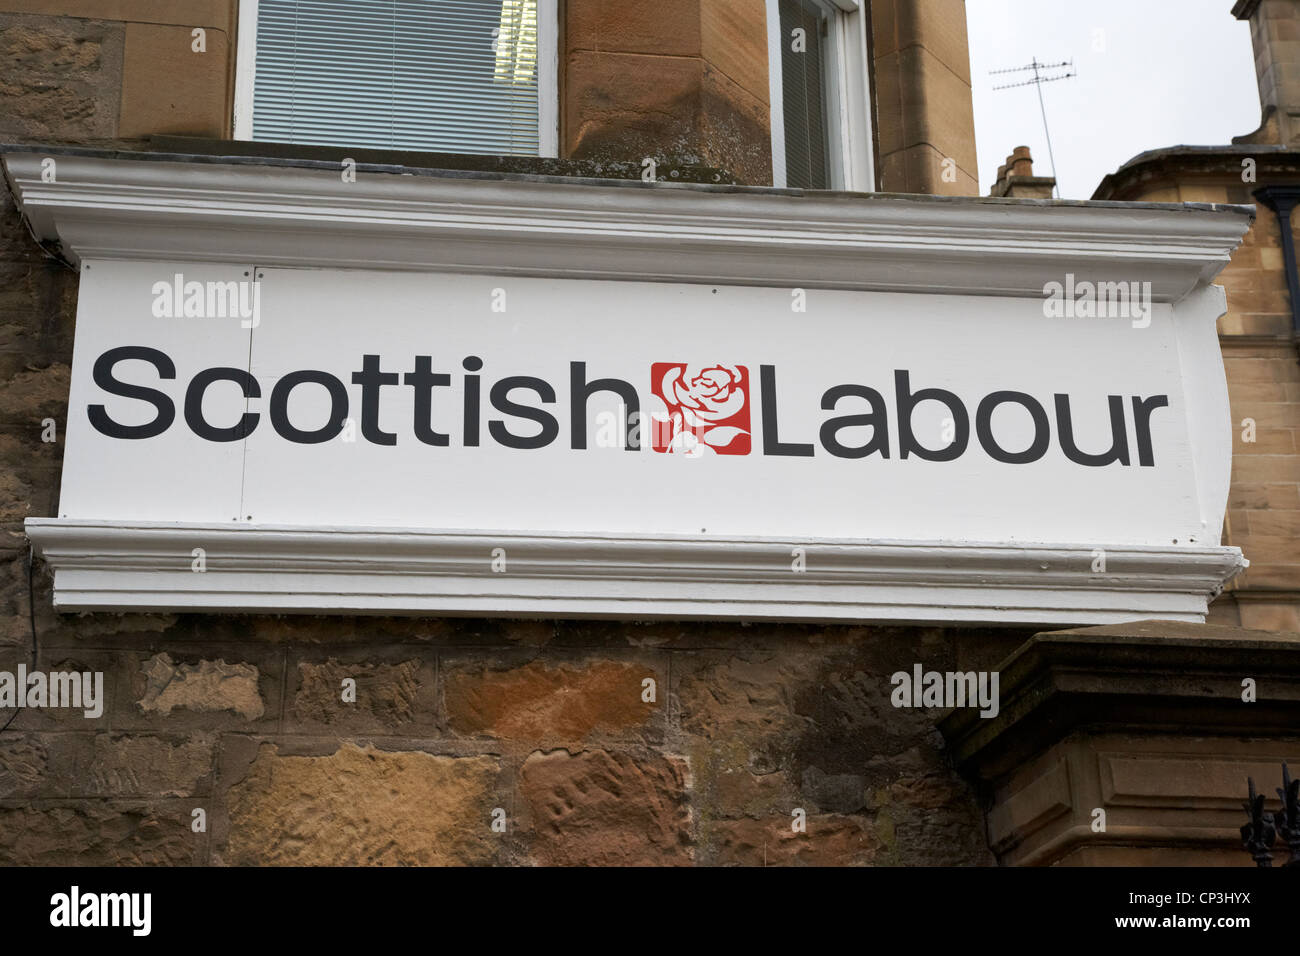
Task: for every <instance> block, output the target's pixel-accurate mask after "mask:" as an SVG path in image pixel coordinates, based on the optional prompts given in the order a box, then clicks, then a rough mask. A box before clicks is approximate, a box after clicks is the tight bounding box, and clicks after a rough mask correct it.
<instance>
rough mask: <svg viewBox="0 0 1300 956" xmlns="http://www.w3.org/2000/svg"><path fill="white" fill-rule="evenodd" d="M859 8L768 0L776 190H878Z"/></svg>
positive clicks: (850, 3)
mask: <svg viewBox="0 0 1300 956" xmlns="http://www.w3.org/2000/svg"><path fill="white" fill-rule="evenodd" d="M862 6H863V4H862V3H861V2H860V0H834V2H832V0H767V24H768V78H769V80H768V82H769V92H770V95H771V103H772V110H771V125H772V183H773V185H775V186H792V187H799V188H802V189H855V190H866V191H869V190H873V189H875V188H876V187H875V171H874V169H873V164H872V158H871V127H870V116H871V111H870V103H871V90H870V80H869V76H868V62H869V61H868V58H867V41H866V14H865V13H864V12H863V10H862Z"/></svg>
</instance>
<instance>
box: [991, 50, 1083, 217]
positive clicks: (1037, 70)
mask: <svg viewBox="0 0 1300 956" xmlns="http://www.w3.org/2000/svg"><path fill="white" fill-rule="evenodd" d="M1028 70H1032V71H1033V73H1034V78H1033V79H1032V80H1024V81H1023V82H1020V83H1004V84H1003V85H1002V86H995V87H993V89H994V90H995V91H996V90H1010V89H1013V88H1015V87H1017V86H1030V85H1032V86H1034V87H1035V88H1037V90H1038V108H1039V109H1040V110H1041V111H1042V114H1043V135H1045V136H1046V137H1047V159H1048V161H1049V162H1050V163H1051V164H1052V178H1053V179H1055V178H1056V156H1055V155H1053V153H1052V133H1051V131H1050V130H1049V129H1048V128H1047V104H1046V103H1045V102H1044V101H1043V84H1044V83H1052V82H1055V81H1056V80H1068V79H1069V78H1070V77H1072V76H1077V75H1078V74H1077V73H1075V72H1074V61H1073V60H1066V61H1065V62H1063V63H1039V62H1038V57H1034V59H1033V61H1032V62H1031V63H1030V64H1029V65H1028V66H1015V67H1012V68H1011V69H1009V70H989V75H990V76H1000V75H1003V74H1007V73H1024V72H1026V71H1028ZM1047 70H1068V72H1066V73H1062V74H1059V75H1057V76H1044V75H1043V71H1047ZM1052 189H1053V190H1054V191H1055V193H1056V198H1057V199H1060V198H1061V188H1060V186H1059V185H1056V186H1053V187H1052Z"/></svg>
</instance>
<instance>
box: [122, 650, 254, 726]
mask: <svg viewBox="0 0 1300 956" xmlns="http://www.w3.org/2000/svg"><path fill="white" fill-rule="evenodd" d="M141 670H142V672H143V673H144V675H145V690H144V694H143V696H142V697H141V698H140V700H139V701H138V706H139V708H140V709H141V710H142V711H144V712H145V713H146V714H154V713H156V714H164V715H166V714H170V713H171V712H172V710H173V709H176V708H184V709H185V710H193V711H214V710H231V711H234V712H235V713H236V714H239V715H240V716H241V717H246V718H248V719H250V720H256V719H257V718H259V717H261V716H262V714H263V713H264V712H265V707H264V706H263V704H262V695H261V693H260V692H259V691H258V689H257V676H258V674H257V668H256V667H254V666H253V665H251V664H227V663H226V662H225V661H224V660H216V661H206V660H205V661H199V662H198V663H197V664H174V663H173V662H172V659H171V655H170V654H167V653H162V654H155V655H154V656H153V657H151V658H149V660H148V661H146V662H145V664H144V666H143V667H142V668H141Z"/></svg>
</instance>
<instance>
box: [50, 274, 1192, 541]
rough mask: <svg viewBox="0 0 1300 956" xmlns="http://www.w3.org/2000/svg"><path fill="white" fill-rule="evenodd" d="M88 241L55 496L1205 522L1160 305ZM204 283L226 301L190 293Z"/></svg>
mask: <svg viewBox="0 0 1300 956" xmlns="http://www.w3.org/2000/svg"><path fill="white" fill-rule="evenodd" d="M88 265H89V266H90V268H89V269H88V270H87V271H85V273H84V275H83V280H82V285H81V307H80V314H79V319H78V326H77V337H76V354H75V358H74V369H75V374H74V378H73V383H72V389H71V394H70V402H71V413H70V415H69V421H68V426H67V428H68V440H67V458H66V462H65V475H66V477H65V482H64V486H63V493H62V500H61V504H60V509H59V511H60V515H61V516H62V517H66V518H85V519H110V518H111V519H129V520H134V521H180V522H235V523H252V524H257V525H265V524H272V525H301V526H314V525H321V524H328V525H340V526H346V527H375V528H413V529H458V530H479V531H492V530H502V531H504V530H514V531H531V532H613V533H625V534H669V535H699V534H706V535H724V536H758V537H775V538H782V539H790V540H791V541H795V542H798V541H801V540H804V539H836V538H847V539H883V540H925V541H931V540H932V541H945V540H947V541H986V542H1034V543H1060V542H1086V543H1095V544H1097V545H1099V546H1102V545H1114V544H1130V545H1170V544H1183V543H1196V542H1197V541H1198V540H1200V539H1201V538H1202V536H1203V535H1205V533H1206V530H1207V529H1206V528H1205V527H1204V525H1203V523H1202V518H1203V516H1202V515H1201V513H1200V508H1199V505H1198V501H1197V497H1196V488H1195V479H1194V472H1193V470H1192V468H1191V449H1190V445H1189V436H1188V430H1187V413H1186V410H1185V408H1184V407H1183V399H1182V382H1181V379H1180V372H1179V358H1178V350H1177V344H1176V337H1175V332H1174V328H1173V321H1172V310H1171V309H1170V307H1169V306H1167V305H1155V306H1154V307H1153V314H1152V315H1151V317H1150V323H1151V324H1150V327H1149V328H1145V329H1142V330H1140V331H1139V330H1135V329H1134V328H1133V326H1132V323H1131V322H1130V321H1127V320H1123V319H1119V320H1112V319H1106V320H1102V319H1093V320H1087V319H1065V318H1061V319H1051V318H1046V317H1044V314H1043V311H1044V310H1043V305H1042V303H1041V302H1038V301H1034V300H1026V299H1002V298H992V297H978V296H942V297H939V296H919V295H902V294H891V293H871V292H842V291H819V290H811V291H802V292H801V293H799V294H796V295H792V293H791V291H790V290H785V289H769V288H752V287H751V288H741V287H725V286H701V285H670V284H664V283H628V282H609V281H593V280H571V279H525V278H509V279H507V278H503V277H494V276H449V275H413V274H403V273H376V272H352V271H319V270H295V269H260V270H258V272H257V276H256V277H249V278H245V274H246V272H247V270H244V269H239V268H226V269H215V268H213V267H211V266H208V267H204V266H201V265H194V264H186V263H148V264H144V263H108V262H94V263H89V264H88ZM245 285H246V288H243V289H241V286H245ZM187 288H188V290H189V292H188V296H187V293H186V289H187ZM178 290H179V291H178ZM210 293H211V294H212V295H216V294H217V293H220V295H221V296H222V297H224V296H226V294H227V293H229V299H230V302H231V303H232V304H233V303H234V301H235V300H236V298H238V297H240V296H241V295H242V302H244V303H247V304H248V305H247V308H246V309H245V313H246V314H245V315H244V316H241V315H240V314H239V311H240V310H239V309H237V308H235V309H232V308H226V309H217V310H214V311H222V312H225V313H227V314H226V315H209V314H206V313H207V312H208V300H209V294H210ZM187 301H188V302H189V304H190V305H191V309H190V312H191V313H192V314H191V315H186V314H185V311H186V310H185V306H186V303H187ZM213 302H214V303H216V304H218V306H219V305H220V302H221V298H213ZM254 304H256V305H257V312H256V315H254V313H253V309H252V305H254ZM254 320H256V323H257V324H256V326H255V327H254V325H253V322H254ZM245 326H248V327H247V328H246V327H245ZM1139 346H1140V347H1139ZM1214 530H1215V531H1217V529H1214Z"/></svg>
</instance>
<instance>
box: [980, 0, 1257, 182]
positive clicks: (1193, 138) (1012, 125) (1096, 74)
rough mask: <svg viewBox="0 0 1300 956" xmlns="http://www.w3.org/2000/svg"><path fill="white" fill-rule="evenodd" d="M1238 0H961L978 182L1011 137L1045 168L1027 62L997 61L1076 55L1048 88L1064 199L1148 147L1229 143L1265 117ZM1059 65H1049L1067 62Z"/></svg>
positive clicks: (988, 178) (1002, 157)
mask: <svg viewBox="0 0 1300 956" xmlns="http://www.w3.org/2000/svg"><path fill="white" fill-rule="evenodd" d="M1231 10H1232V0H1017V2H1012V0H966V20H967V28H968V30H969V33H970V66H971V86H972V87H973V88H974V98H975V140H976V146H977V148H978V150H979V181H980V192H981V193H982V194H984V195H987V194H988V192H989V187H990V186H992V184H993V181H994V179H995V178H996V176H997V171H998V167H999V166H1000V165H1002V163H1004V162H1005V161H1006V157H1007V155H1008V154H1009V153H1010V152H1011V150H1012V148H1013V147H1015V146H1020V145H1024V146H1028V147H1030V149H1031V150H1032V151H1033V154H1034V171H1035V173H1037V174H1038V175H1043V176H1046V175H1050V171H1051V164H1050V163H1049V161H1048V154H1047V146H1046V140H1045V137H1044V135H1043V120H1042V114H1041V112H1040V111H1039V107H1038V95H1037V94H1036V93H1035V91H1034V87H1033V86H1025V87H1021V88H1019V89H1010V90H999V91H996V92H995V91H994V90H993V87H994V86H997V85H1001V84H1003V83H1012V82H1019V81H1021V80H1023V79H1025V78H1026V77H1029V76H1032V74H1031V73H1012V74H1006V75H1002V76H990V75H989V71H990V70H996V69H1005V68H1007V67H1018V66H1025V65H1026V64H1028V63H1030V62H1031V61H1032V60H1033V59H1034V58H1035V57H1037V58H1038V60H1039V62H1051V63H1055V62H1060V61H1064V60H1070V59H1073V61H1074V71H1075V72H1076V73H1077V74H1078V75H1077V76H1076V77H1074V78H1073V79H1068V80H1061V81H1060V82H1056V83H1047V84H1045V85H1044V86H1043V96H1044V99H1045V101H1046V104H1047V120H1048V124H1049V127H1050V130H1051V134H1052V148H1053V151H1054V153H1055V156H1056V175H1057V180H1058V185H1059V187H1060V191H1061V197H1062V198H1064V199H1088V198H1089V197H1091V196H1092V193H1093V190H1095V189H1096V188H1097V185H1098V184H1099V183H1100V182H1101V180H1102V177H1103V176H1105V175H1106V174H1107V173H1110V172H1114V171H1115V170H1116V169H1117V168H1118V167H1119V166H1120V165H1122V164H1123V163H1124V162H1125V161H1127V160H1128V159H1131V158H1132V157H1133V156H1136V155H1137V154H1138V153H1141V152H1143V151H1145V150H1148V149H1156V148H1159V147H1163V146H1177V145H1197V146H1208V145H1217V144H1221V143H1229V142H1231V141H1232V137H1234V136H1240V135H1242V134H1244V133H1249V132H1251V131H1252V130H1254V129H1255V128H1256V127H1257V126H1258V125H1259V94H1258V91H1257V90H1258V88H1257V86H1256V84H1255V66H1254V59H1253V54H1252V51H1251V46H1250V26H1249V24H1248V23H1246V22H1244V21H1238V20H1237V19H1235V18H1234V17H1233V16H1232V13H1231ZM1062 72H1065V71H1064V70H1056V71H1053V73H1062Z"/></svg>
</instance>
